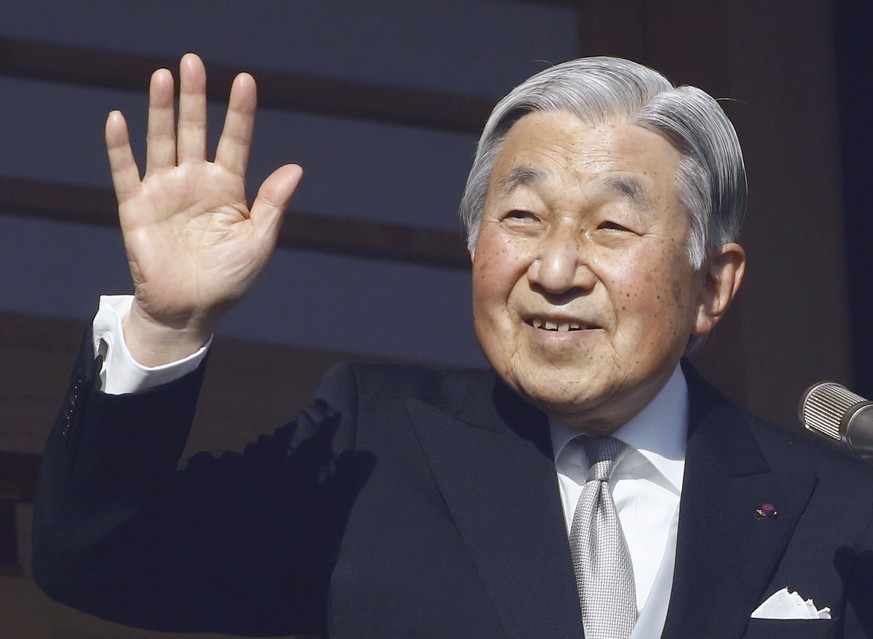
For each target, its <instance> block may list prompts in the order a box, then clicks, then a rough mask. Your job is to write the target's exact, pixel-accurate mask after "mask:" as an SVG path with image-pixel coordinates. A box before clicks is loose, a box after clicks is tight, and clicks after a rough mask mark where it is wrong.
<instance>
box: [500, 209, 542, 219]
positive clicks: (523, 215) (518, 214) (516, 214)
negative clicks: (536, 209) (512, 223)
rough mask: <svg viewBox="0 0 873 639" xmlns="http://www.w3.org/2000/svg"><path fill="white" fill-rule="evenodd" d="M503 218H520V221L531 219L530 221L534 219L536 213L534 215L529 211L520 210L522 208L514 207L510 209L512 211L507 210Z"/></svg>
mask: <svg viewBox="0 0 873 639" xmlns="http://www.w3.org/2000/svg"><path fill="white" fill-rule="evenodd" d="M504 219H507V220H521V221H525V220H531V221H532V220H536V219H537V217H536V215H534V214H533V213H531V212H530V211H522V210H519V209H515V210H512V211H509V212H508V213H507V214H506V215H505V216H504Z"/></svg>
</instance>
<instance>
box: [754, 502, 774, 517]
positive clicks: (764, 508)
mask: <svg viewBox="0 0 873 639" xmlns="http://www.w3.org/2000/svg"><path fill="white" fill-rule="evenodd" d="M755 514H756V515H757V516H758V519H773V517H775V516H776V515H778V514H779V511H777V510H776V506H774V505H773V504H761V505H760V506H758V508H757V509H755Z"/></svg>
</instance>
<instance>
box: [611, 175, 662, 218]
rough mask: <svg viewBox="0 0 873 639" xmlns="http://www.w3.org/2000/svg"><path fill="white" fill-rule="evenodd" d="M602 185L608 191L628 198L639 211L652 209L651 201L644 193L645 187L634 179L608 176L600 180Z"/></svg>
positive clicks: (646, 193) (645, 192)
mask: <svg viewBox="0 0 873 639" xmlns="http://www.w3.org/2000/svg"><path fill="white" fill-rule="evenodd" d="M602 184H603V185H604V186H606V187H607V188H609V189H610V190H612V191H615V192H617V193H619V194H621V195H623V196H625V197H627V198H629V199H630V200H631V201H632V202H633V203H634V204H636V205H637V207H639V208H641V209H644V210H649V209H651V208H652V200H651V198H650V197H649V193H648V192H647V191H646V187H645V186H643V184H642V182H640V181H639V180H637V179H635V178H630V177H621V176H608V177H606V178H604V179H603V180H602Z"/></svg>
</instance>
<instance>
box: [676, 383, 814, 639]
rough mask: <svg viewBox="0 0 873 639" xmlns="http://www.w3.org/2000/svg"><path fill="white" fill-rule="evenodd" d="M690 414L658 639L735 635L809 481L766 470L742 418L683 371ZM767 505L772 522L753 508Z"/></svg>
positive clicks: (792, 472)
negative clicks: (667, 590) (670, 586)
mask: <svg viewBox="0 0 873 639" xmlns="http://www.w3.org/2000/svg"><path fill="white" fill-rule="evenodd" d="M686 377H687V379H688V385H689V393H690V398H691V411H690V416H689V418H690V419H689V427H690V428H689V439H688V449H687V453H686V461H685V476H684V480H683V488H682V502H681V506H680V511H679V530H678V542H677V550H676V567H675V572H674V576H673V590H672V594H671V597H670V607H669V610H668V613H667V620H666V623H665V628H664V633H663V637H671V638H672V637H675V638H677V639H678V638H680V637H707V638H719V637H723V638H729V637H731V638H736V637H741V636H742V634H743V632H744V630H745V628H746V625H747V624H748V622H749V617H750V615H751V613H752V611H753V610H754V609H755V608H756V607H757V606H758V604H759V603H760V601H761V599H762V595H764V594H766V593H764V592H763V591H764V589H765V588H766V587H767V586H768V584H769V582H770V579H771V577H772V574H773V571H774V570H775V568H776V565H777V563H778V561H779V558H780V557H781V555H782V553H783V551H784V549H785V546H786V545H787V543H788V541H789V539H790V537H791V534H792V531H793V530H794V527H795V525H796V524H797V521H798V519H799V517H800V515H801V513H802V512H803V509H804V508H805V506H806V503H807V501H808V500H809V497H810V495H811V493H812V490H813V488H814V486H815V483H816V478H815V475H814V474H813V473H811V472H810V471H808V470H806V469H802V468H797V469H786V470H784V471H781V472H776V471H774V470H772V469H771V468H770V465H769V464H768V463H767V460H766V459H765V457H764V455H763V453H762V452H761V450H760V448H759V446H758V444H757V442H756V440H755V438H754V436H753V434H752V432H751V430H750V428H749V426H748V422H747V420H748V416H747V415H745V414H744V413H743V412H742V411H740V409H738V408H737V407H736V406H734V405H733V404H731V403H730V402H728V401H727V400H726V399H724V398H723V397H721V396H720V395H718V394H717V393H716V392H715V391H714V390H713V389H711V388H710V387H708V386H707V385H706V384H705V383H704V382H703V381H702V380H700V379H699V378H697V376H696V374H694V372H693V371H689V370H687V369H686ZM763 504H773V505H774V506H775V507H776V510H777V512H778V515H776V516H773V517H761V516H759V515H758V514H757V513H756V510H757V509H758V508H760V507H761V505H763Z"/></svg>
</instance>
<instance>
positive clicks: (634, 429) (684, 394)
mask: <svg viewBox="0 0 873 639" xmlns="http://www.w3.org/2000/svg"><path fill="white" fill-rule="evenodd" d="M549 430H550V432H551V436H552V451H553V452H554V456H555V460H557V459H558V457H559V456H560V454H561V451H563V449H564V447H565V446H566V445H567V444H568V443H569V442H570V440H572V439H573V438H574V437H577V436H578V435H579V430H578V429H576V428H573V427H572V426H568V425H567V424H564V423H561V422H558V421H555V420H553V419H551V418H550V419H549ZM612 436H613V437H615V438H616V439H620V440H621V441H623V442H624V443H625V444H627V445H628V446H630V447H631V448H633V449H634V450H636V451H637V452H639V453H640V455H642V456H643V457H644V458H645V461H648V462H649V463H650V464H651V465H652V466H653V467H654V468H655V469H656V470H657V471H658V472H659V473H660V474H661V475H662V476H663V478H664V479H665V480H666V481H667V483H668V484H669V485H670V487H671V488H672V489H673V490H674V491H675V492H676V493H677V494H678V493H680V492H681V489H682V474H683V471H684V467H685V446H686V441H687V438H688V384H687V383H686V381H685V376H684V375H683V373H682V367H681V366H679V365H677V366H676V368H675V370H674V371H673V374H672V375H671V376H670V378H669V379H668V380H667V383H666V384H664V387H663V388H662V389H661V390H660V391H659V392H658V394H657V395H655V397H654V398H653V399H652V401H651V402H649V403H648V405H647V406H646V407H645V408H643V410H641V411H640V412H639V413H637V414H636V415H635V416H634V417H632V418H631V419H630V421H628V422H627V423H626V424H624V425H623V426H622V427H620V428H619V429H618V430H616V431H615V432H614V433H613V434H612ZM622 466H624V463H622Z"/></svg>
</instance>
